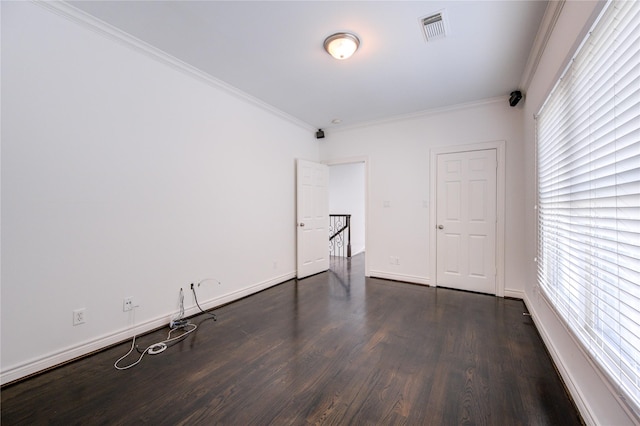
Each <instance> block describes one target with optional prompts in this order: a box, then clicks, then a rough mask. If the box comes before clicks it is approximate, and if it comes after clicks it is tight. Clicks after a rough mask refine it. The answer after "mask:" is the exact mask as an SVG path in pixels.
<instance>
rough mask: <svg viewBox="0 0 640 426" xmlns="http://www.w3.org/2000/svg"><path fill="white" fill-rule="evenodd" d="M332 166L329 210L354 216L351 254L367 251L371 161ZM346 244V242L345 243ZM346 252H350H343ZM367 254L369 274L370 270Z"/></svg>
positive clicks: (351, 219) (334, 164)
mask: <svg viewBox="0 0 640 426" xmlns="http://www.w3.org/2000/svg"><path fill="white" fill-rule="evenodd" d="M328 165H329V213H330V214H332V215H350V234H351V253H350V254H351V256H352V257H353V256H356V255H358V254H364V252H365V249H366V229H367V207H366V206H367V162H366V159H364V158H363V159H356V160H349V161H344V162H332V163H328ZM345 244H346V243H345ZM342 255H343V256H344V255H346V251H343V252H342ZM366 264H367V262H366V257H365V274H366V273H367V272H366V271H367V268H366Z"/></svg>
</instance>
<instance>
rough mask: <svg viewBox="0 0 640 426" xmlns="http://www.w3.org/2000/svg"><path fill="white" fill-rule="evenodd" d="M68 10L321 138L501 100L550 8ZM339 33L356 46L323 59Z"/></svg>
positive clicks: (430, 4)
mask: <svg viewBox="0 0 640 426" xmlns="http://www.w3.org/2000/svg"><path fill="white" fill-rule="evenodd" d="M69 3H70V4H72V5H73V6H75V7H77V8H79V9H81V10H83V11H85V12H87V13H89V14H91V15H93V16H95V17H97V18H99V19H100V20H102V21H105V22H107V23H109V24H111V25H113V26H115V27H117V28H119V29H121V30H123V31H125V32H127V33H129V34H130V35H133V36H134V37H136V38H138V39H140V40H143V41H145V42H147V43H149V44H151V45H153V46H155V47H156V48H159V49H161V50H162V51H164V52H166V53H168V54H170V55H172V56H174V57H176V58H178V59H180V60H181V61H183V62H186V63H188V64H190V65H192V66H194V67H196V68H198V69H199V70H200V71H203V72H205V73H207V74H209V75H210V76H212V77H214V78H216V79H218V80H221V81H223V82H225V83H227V84H228V85H231V86H233V87H235V88H237V89H239V90H240V91H242V92H245V93H247V94H249V95H250V96H252V97H254V98H257V99H259V100H261V101H263V102H265V103H267V104H269V105H271V106H273V107H275V108H276V109H278V110H280V111H282V112H285V113H286V114H288V115H291V116H293V117H295V118H296V119H297V120H300V121H302V122H304V123H306V124H308V125H309V126H312V127H314V128H323V129H324V128H330V127H336V126H351V125H355V124H360V123H366V122H372V121H376V120H381V119H387V118H390V117H396V116H405V115H411V114H416V113H419V112H422V111H428V110H432V109H437V108H443V107H447V106H452V105H459V104H465V103H470V102H479V101H482V100H486V99H491V98H495V97H501V96H505V97H506V96H508V94H509V93H510V92H511V91H513V90H515V89H519V88H520V87H519V86H520V85H521V84H522V76H523V73H524V71H525V67H526V65H527V60H528V58H529V52H530V51H531V48H532V46H533V43H534V39H535V37H536V34H537V31H538V27H539V25H540V22H541V21H542V18H543V15H544V12H545V8H546V6H547V2H546V1H539V0H538V1H535V0H534V1H164V0H163V1H149V0H146V1H112V0H110V1H70V2H69ZM439 11H444V14H445V20H446V23H447V26H448V33H447V35H446V37H444V38H442V39H438V40H432V41H429V42H427V41H426V37H425V36H424V34H423V31H422V26H421V18H423V17H425V16H428V15H431V14H433V13H435V12H439ZM339 31H349V32H353V33H354V34H356V35H357V36H358V37H359V38H360V40H361V44H360V48H359V50H358V51H357V52H356V53H355V54H354V55H353V56H352V57H351V58H350V59H348V60H343V61H339V60H336V59H333V58H332V57H331V56H329V55H328V54H327V53H326V52H325V51H324V49H323V41H324V39H325V38H326V37H327V36H329V35H331V34H333V33H335V32H339ZM505 102H506V101H505ZM335 119H338V120H341V121H340V123H339V124H335V123H332V121H333V120H335Z"/></svg>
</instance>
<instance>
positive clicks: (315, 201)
mask: <svg viewBox="0 0 640 426" xmlns="http://www.w3.org/2000/svg"><path fill="white" fill-rule="evenodd" d="M296 174H297V179H296V186H297V212H296V215H297V243H298V244H297V276H298V278H304V277H307V276H309V275H313V274H317V273H319V272H323V271H326V270H327V269H329V167H328V166H326V165H325V164H320V163H314V162H311V161H306V160H298V161H297V173H296Z"/></svg>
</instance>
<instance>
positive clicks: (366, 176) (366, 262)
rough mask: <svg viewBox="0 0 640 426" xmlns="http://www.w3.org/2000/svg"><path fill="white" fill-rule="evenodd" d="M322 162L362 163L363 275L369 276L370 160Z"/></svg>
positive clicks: (358, 158) (339, 159) (359, 158)
mask: <svg viewBox="0 0 640 426" xmlns="http://www.w3.org/2000/svg"><path fill="white" fill-rule="evenodd" d="M322 163H323V164H326V165H327V166H329V167H331V166H341V165H345V164H357V163H364V244H365V257H364V276H365V277H370V276H371V273H370V271H369V257H370V256H366V251H367V247H368V245H369V165H370V160H369V157H368V156H362V157H347V158H337V159H332V160H327V161H323V162H322Z"/></svg>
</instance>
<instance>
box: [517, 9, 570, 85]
mask: <svg viewBox="0 0 640 426" xmlns="http://www.w3.org/2000/svg"><path fill="white" fill-rule="evenodd" d="M564 3H565V0H555V1H550V2H549V3H548V4H547V8H546V9H545V11H544V16H543V17H542V23H541V24H540V27H539V28H538V33H537V34H536V38H535V40H534V41H533V46H532V47H531V51H530V52H529V58H528V60H527V65H526V66H525V68H524V72H523V73H522V79H521V80H520V90H522V91H523V92H525V93H526V91H527V90H528V89H529V85H530V84H531V80H533V76H534V75H535V74H536V70H537V69H538V65H539V64H540V60H541V59H542V55H543V53H544V51H545V49H546V47H547V43H548V42H549V38H551V33H553V29H554V28H555V26H556V23H557V22H558V18H559V17H560V13H561V12H562V8H563V7H564Z"/></svg>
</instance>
